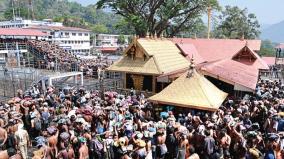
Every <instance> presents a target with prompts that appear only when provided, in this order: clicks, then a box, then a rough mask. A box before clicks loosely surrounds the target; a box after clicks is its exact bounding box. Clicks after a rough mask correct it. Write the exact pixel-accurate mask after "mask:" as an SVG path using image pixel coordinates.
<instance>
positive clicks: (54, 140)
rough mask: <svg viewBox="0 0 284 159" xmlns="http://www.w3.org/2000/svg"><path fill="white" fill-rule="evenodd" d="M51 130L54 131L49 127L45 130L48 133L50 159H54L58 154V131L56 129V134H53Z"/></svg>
mask: <svg viewBox="0 0 284 159" xmlns="http://www.w3.org/2000/svg"><path fill="white" fill-rule="evenodd" d="M52 129H55V128H54V127H50V128H47V130H48V131H49V133H50V135H51V136H50V137H48V146H49V147H50V149H51V151H50V153H51V158H55V156H57V153H58V149H57V143H58V135H59V131H58V130H57V129H56V130H55V131H56V133H54V132H53V131H54V130H52Z"/></svg>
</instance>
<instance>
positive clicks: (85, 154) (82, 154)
mask: <svg viewBox="0 0 284 159" xmlns="http://www.w3.org/2000/svg"><path fill="white" fill-rule="evenodd" d="M79 142H80V145H81V146H80V148H79V159H89V149H88V146H87V144H86V142H87V140H86V139H85V138H84V137H79Z"/></svg>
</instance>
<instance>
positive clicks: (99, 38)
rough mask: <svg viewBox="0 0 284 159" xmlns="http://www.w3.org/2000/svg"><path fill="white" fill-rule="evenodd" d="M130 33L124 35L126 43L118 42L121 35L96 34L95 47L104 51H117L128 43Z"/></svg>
mask: <svg viewBox="0 0 284 159" xmlns="http://www.w3.org/2000/svg"><path fill="white" fill-rule="evenodd" d="M128 37H129V36H128V35H124V38H125V44H124V45H120V44H119V43H118V38H119V35H115V34H96V35H95V39H94V42H93V43H94V47H95V49H98V50H99V51H101V52H102V53H116V52H117V51H118V49H119V48H120V47H125V46H126V45H128V43H129V41H128Z"/></svg>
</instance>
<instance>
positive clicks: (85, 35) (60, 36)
mask: <svg viewBox="0 0 284 159" xmlns="http://www.w3.org/2000/svg"><path fill="white" fill-rule="evenodd" d="M0 28H24V29H34V30H39V31H42V32H44V33H47V34H48V35H49V36H48V38H46V39H45V40H47V41H51V42H53V43H56V44H58V45H59V46H60V47H61V48H63V49H65V50H67V51H69V52H70V53H74V54H78V55H86V54H89V53H90V48H91V46H90V33H91V31H90V30H86V29H81V28H73V27H64V26H63V24H62V23H59V22H52V21H51V20H50V19H46V20H43V21H36V20H23V19H22V18H16V19H15V20H11V21H2V22H0Z"/></svg>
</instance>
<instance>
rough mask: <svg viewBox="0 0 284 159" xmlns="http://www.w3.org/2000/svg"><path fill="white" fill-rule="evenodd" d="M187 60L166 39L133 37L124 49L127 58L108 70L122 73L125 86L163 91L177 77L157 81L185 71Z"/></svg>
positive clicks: (127, 87)
mask: <svg viewBox="0 0 284 159" xmlns="http://www.w3.org/2000/svg"><path fill="white" fill-rule="evenodd" d="M188 66H189V61H188V60H186V59H185V58H184V57H183V56H182V54H181V51H180V50H179V49H178V48H177V47H176V45H175V44H174V43H173V42H172V41H170V40H167V39H164V38H150V37H146V38H139V39H137V38H134V40H133V42H132V43H131V44H130V45H129V47H128V48H127V49H126V50H125V52H124V57H123V58H121V59H120V60H118V61H117V62H115V63H114V64H113V65H111V66H110V67H109V68H108V71H113V72H121V73H122V77H123V78H122V80H123V82H124V84H123V85H124V88H126V89H131V88H133V89H136V90H142V91H150V92H153V93H156V92H159V91H161V90H162V89H163V88H164V87H165V86H167V85H168V84H169V83H170V82H172V81H173V80H174V79H171V80H169V79H167V80H158V77H159V76H161V75H164V74H170V73H173V72H175V71H177V70H186V69H187V68H188Z"/></svg>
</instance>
